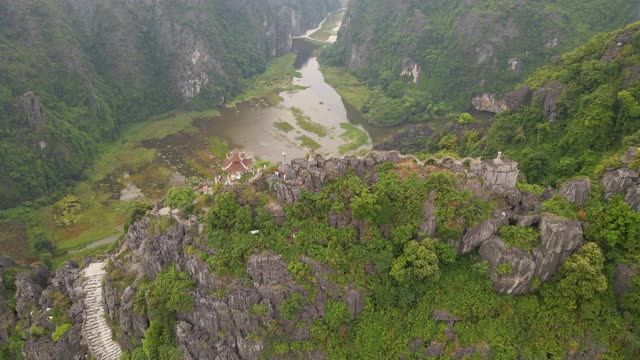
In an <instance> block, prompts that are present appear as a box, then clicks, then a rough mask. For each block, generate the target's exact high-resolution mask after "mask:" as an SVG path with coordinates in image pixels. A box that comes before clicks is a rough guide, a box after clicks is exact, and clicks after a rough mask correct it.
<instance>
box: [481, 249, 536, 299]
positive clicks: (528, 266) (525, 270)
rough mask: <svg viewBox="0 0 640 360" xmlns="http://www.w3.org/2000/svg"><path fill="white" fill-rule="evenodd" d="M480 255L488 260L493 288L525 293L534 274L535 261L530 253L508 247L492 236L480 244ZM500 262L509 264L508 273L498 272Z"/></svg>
mask: <svg viewBox="0 0 640 360" xmlns="http://www.w3.org/2000/svg"><path fill="white" fill-rule="evenodd" d="M480 256H482V258H483V259H485V260H487V261H488V262H489V265H490V266H491V269H490V274H491V281H492V282H493V289H494V290H495V291H497V292H499V293H501V294H510V295H519V294H524V293H526V292H527V291H528V290H529V288H530V285H531V280H533V276H534V275H535V270H536V263H535V261H534V259H533V256H531V254H530V253H528V252H526V251H524V250H522V249H518V248H509V247H508V246H507V245H506V244H505V243H504V241H502V240H500V239H498V238H495V237H494V238H492V239H491V240H489V241H485V242H484V243H482V246H480ZM502 264H508V265H510V268H511V271H510V272H509V273H498V267H499V266H500V265H502Z"/></svg>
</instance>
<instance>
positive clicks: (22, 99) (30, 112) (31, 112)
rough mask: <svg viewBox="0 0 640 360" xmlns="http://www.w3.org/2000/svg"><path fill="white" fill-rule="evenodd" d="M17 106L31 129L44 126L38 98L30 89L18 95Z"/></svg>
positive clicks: (34, 129) (36, 129)
mask: <svg viewBox="0 0 640 360" xmlns="http://www.w3.org/2000/svg"><path fill="white" fill-rule="evenodd" d="M18 106H19V108H20V110H21V111H22V114H23V115H24V117H25V118H26V120H27V124H28V125H29V128H30V129H31V130H32V131H38V130H40V129H42V128H43V127H44V115H42V111H41V109H40V98H39V97H37V96H36V95H35V94H34V93H33V92H32V91H29V92H27V93H25V94H23V95H21V96H19V97H18Z"/></svg>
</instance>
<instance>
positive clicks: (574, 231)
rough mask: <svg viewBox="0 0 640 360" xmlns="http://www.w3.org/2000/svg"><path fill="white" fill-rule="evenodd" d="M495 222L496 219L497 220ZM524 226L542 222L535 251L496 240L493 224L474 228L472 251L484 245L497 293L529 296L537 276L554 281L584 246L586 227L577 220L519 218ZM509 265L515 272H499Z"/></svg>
mask: <svg viewBox="0 0 640 360" xmlns="http://www.w3.org/2000/svg"><path fill="white" fill-rule="evenodd" d="M494 221H495V220H494ZM518 222H521V224H519V225H520V226H532V225H537V224H538V223H539V231H540V245H539V246H538V247H536V248H534V249H533V250H532V251H530V252H529V251H525V250H522V249H519V248H515V247H514V248H511V247H509V246H508V245H507V244H505V242H504V241H502V240H501V239H499V238H497V237H495V230H494V229H495V226H494V225H493V224H492V223H491V221H485V222H484V223H482V224H480V225H478V226H476V227H475V228H472V229H470V230H469V231H467V234H468V235H467V234H465V237H467V236H468V239H467V244H468V245H469V248H468V249H472V247H471V244H478V243H479V242H480V243H481V245H480V256H481V257H482V258H483V259H485V260H487V261H488V262H489V264H490V265H491V270H490V274H491V280H492V282H493V287H494V289H495V290H496V291H497V292H500V293H503V294H511V295H519V294H524V293H527V292H528V291H529V289H530V285H531V281H532V280H533V278H534V276H535V277H537V278H538V279H539V280H541V281H548V280H550V279H551V278H552V277H553V275H555V274H556V273H557V271H558V269H559V268H560V265H562V263H563V262H564V261H565V260H566V259H567V258H568V257H569V256H570V255H572V254H573V253H574V252H576V251H577V250H578V249H579V248H580V247H581V246H582V244H583V231H582V225H581V224H580V222H579V221H577V220H568V219H564V218H559V217H557V216H554V215H544V216H542V217H540V216H539V215H526V216H521V217H519V220H518ZM502 264H509V265H510V266H511V269H512V270H511V272H509V273H503V274H500V273H499V272H498V271H497V269H498V266H500V265H502Z"/></svg>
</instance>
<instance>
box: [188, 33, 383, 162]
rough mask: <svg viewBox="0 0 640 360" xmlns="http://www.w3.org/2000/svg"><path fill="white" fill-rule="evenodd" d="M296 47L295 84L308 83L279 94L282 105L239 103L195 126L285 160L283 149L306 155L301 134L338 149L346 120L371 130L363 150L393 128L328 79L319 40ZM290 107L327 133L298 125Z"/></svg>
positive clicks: (240, 146)
mask: <svg viewBox="0 0 640 360" xmlns="http://www.w3.org/2000/svg"><path fill="white" fill-rule="evenodd" d="M293 49H294V51H295V53H296V54H297V59H296V63H295V67H296V70H297V71H298V72H299V73H300V75H301V76H300V77H297V78H295V79H294V85H298V86H301V87H304V88H305V89H304V90H296V91H287V92H282V93H280V94H279V96H280V97H281V98H282V101H281V102H279V103H278V104H271V103H269V102H268V101H267V100H266V99H254V100H250V101H246V102H241V103H239V104H237V105H236V106H235V107H232V108H226V109H224V110H222V112H221V115H220V116H218V117H215V118H211V119H201V120H199V121H196V126H197V127H198V128H199V129H200V130H201V131H203V132H204V133H207V134H214V135H215V136H217V137H219V138H221V139H224V140H225V141H227V142H228V143H229V144H230V145H231V146H232V147H235V148H238V149H243V150H246V151H248V152H251V153H253V154H254V155H255V156H256V157H258V158H261V159H263V160H270V161H278V160H280V159H282V152H283V151H284V152H286V153H287V154H289V155H290V156H291V157H292V158H295V157H302V156H304V155H306V154H307V153H308V152H309V149H308V148H304V147H303V146H302V145H301V139H302V138H303V137H308V138H311V139H313V141H315V142H316V143H317V144H318V145H320V148H318V149H317V150H316V152H318V153H332V154H337V153H338V152H339V150H338V149H339V147H340V146H341V145H344V144H347V143H348V142H349V139H346V138H344V137H342V136H341V135H342V134H343V133H344V132H345V130H344V129H343V128H342V127H341V124H344V123H350V124H352V125H355V126H356V127H358V128H360V129H361V130H363V131H365V132H366V133H367V134H368V135H369V141H368V144H366V145H364V146H362V147H361V148H360V149H370V148H371V143H372V141H373V142H375V141H379V140H381V139H382V138H383V137H384V136H387V135H389V134H390V133H391V131H392V129H382V128H375V127H371V126H369V125H368V124H367V121H366V120H365V119H364V118H362V116H361V115H360V113H359V112H358V111H357V110H355V109H354V108H353V107H351V106H349V105H348V104H346V103H345V102H344V101H343V100H342V98H341V97H340V95H338V93H337V92H336V91H335V90H334V89H333V88H332V87H331V86H330V85H329V84H327V83H326V82H325V81H324V76H323V75H322V72H321V71H320V65H319V64H318V59H317V58H316V57H315V55H314V51H315V50H317V49H318V45H314V44H311V43H310V42H308V41H306V40H305V39H294V40H293ZM292 108H295V109H299V110H300V111H301V112H302V114H304V116H306V117H307V118H308V119H309V120H310V121H311V122H312V123H314V124H317V125H320V126H321V127H322V128H323V132H324V133H325V134H324V135H322V136H320V135H318V134H316V133H314V132H310V131H307V130H305V129H303V128H302V127H301V126H299V125H298V124H297V122H296V119H295V117H294V115H293V113H292V111H291V109H292ZM283 122H286V123H288V124H289V125H291V126H293V128H294V129H293V130H290V131H288V132H284V131H281V130H278V129H277V128H276V126H275V125H276V123H283Z"/></svg>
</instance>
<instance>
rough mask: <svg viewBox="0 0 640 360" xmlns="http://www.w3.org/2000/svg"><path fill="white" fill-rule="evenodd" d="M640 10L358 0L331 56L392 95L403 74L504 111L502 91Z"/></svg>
mask: <svg viewBox="0 0 640 360" xmlns="http://www.w3.org/2000/svg"><path fill="white" fill-rule="evenodd" d="M639 15H640V14H639V13H638V8H637V2H636V1H631V0H629V1H616V2H615V3H611V2H604V1H598V0H595V1H587V2H582V3H581V4H580V5H577V4H576V3H572V2H570V1H551V2H549V1H538V2H532V1H493V2H477V1H440V0H429V1H401V2H397V1H388V0H358V1H352V2H351V3H350V6H349V10H348V13H347V15H346V17H345V20H344V24H343V27H342V30H341V32H340V35H339V38H338V42H337V46H336V49H335V50H332V51H331V52H330V56H327V60H328V61H329V62H331V63H333V64H336V65H342V66H344V67H346V68H348V69H349V70H350V71H351V72H353V73H355V74H356V75H357V76H358V77H360V78H361V79H363V80H364V81H366V83H367V84H368V85H370V86H380V87H382V88H383V89H384V90H385V92H386V93H387V94H391V96H397V95H392V94H394V93H398V90H397V89H398V85H399V84H398V82H400V83H402V84H404V85H405V86H404V93H405V96H406V94H407V93H412V89H413V87H415V88H416V89H417V90H419V91H418V92H419V93H420V94H421V95H416V96H423V97H424V98H426V99H431V101H433V102H435V103H438V102H442V103H444V104H445V105H446V107H447V108H450V109H455V110H456V111H465V110H467V109H469V107H470V106H471V105H473V106H474V107H475V108H476V109H478V110H482V111H492V112H500V111H504V110H505V109H506V104H505V103H504V102H503V101H501V100H500V99H501V98H502V97H503V95H504V94H505V93H506V92H508V91H509V90H511V89H512V87H513V86H514V85H516V84H517V83H519V82H521V81H523V80H525V79H526V78H527V76H529V75H530V74H531V73H532V72H533V71H534V70H535V69H536V68H538V67H540V66H542V65H544V64H546V63H548V62H549V61H550V60H552V59H554V58H555V57H557V56H558V55H560V54H562V53H563V52H566V51H568V50H571V49H573V48H574V47H576V46H578V45H579V44H581V43H582V42H584V41H586V40H587V39H589V37H591V36H593V35H594V34H596V33H597V32H602V31H611V30H614V29H616V28H619V27H622V26H624V25H626V24H629V23H631V22H633V21H635V20H637V19H638V16H639ZM423 101H424V100H423Z"/></svg>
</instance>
